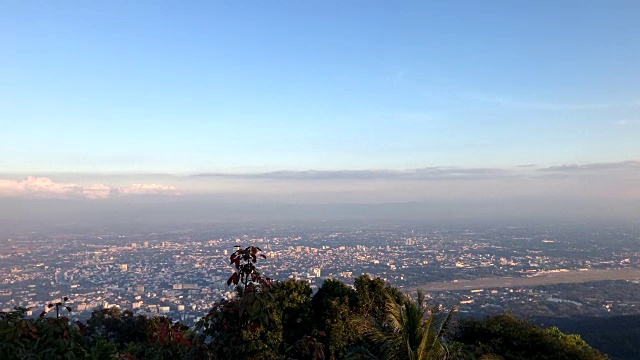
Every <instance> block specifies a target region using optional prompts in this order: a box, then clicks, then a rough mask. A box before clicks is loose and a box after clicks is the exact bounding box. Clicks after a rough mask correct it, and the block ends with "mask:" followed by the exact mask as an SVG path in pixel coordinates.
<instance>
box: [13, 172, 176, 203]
mask: <svg viewBox="0 0 640 360" xmlns="http://www.w3.org/2000/svg"><path fill="white" fill-rule="evenodd" d="M128 195H180V192H179V191H178V190H177V189H176V188H175V187H174V186H170V185H158V184H134V185H132V186H129V187H110V186H107V185H104V184H88V185H79V184H75V183H62V182H56V181H53V180H52V179H50V178H48V177H35V176H28V177H27V178H26V179H24V180H11V179H0V196H2V197H16V196H22V197H33V198H60V199H63V198H85V199H91V200H97V199H108V198H112V197H120V196H128Z"/></svg>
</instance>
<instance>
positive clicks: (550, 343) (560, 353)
mask: <svg viewBox="0 0 640 360" xmlns="http://www.w3.org/2000/svg"><path fill="white" fill-rule="evenodd" d="M454 340H455V341H457V342H460V343H462V344H463V346H464V348H465V349H466V350H467V352H468V353H469V355H470V356H472V357H474V358H502V359H505V360H524V359H539V360H571V359H575V360H600V359H606V358H607V357H606V356H605V355H603V354H601V353H600V352H598V351H597V350H595V349H593V348H591V347H590V346H589V345H588V344H587V343H586V342H584V341H583V340H582V339H581V338H580V336H579V335H566V334H564V333H562V332H561V331H560V330H558V329H557V328H554V327H552V328H546V329H545V328H541V327H538V326H536V325H534V324H532V323H530V322H528V321H526V320H523V319H519V318H516V317H514V316H512V315H509V314H504V315H497V316H493V317H489V318H486V319H484V320H477V319H465V320H463V321H461V323H460V331H459V333H458V334H457V336H456V337H455V338H454Z"/></svg>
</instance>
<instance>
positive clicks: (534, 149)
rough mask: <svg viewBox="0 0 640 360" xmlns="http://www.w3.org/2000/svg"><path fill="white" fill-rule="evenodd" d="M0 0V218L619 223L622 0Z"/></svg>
mask: <svg viewBox="0 0 640 360" xmlns="http://www.w3.org/2000/svg"><path fill="white" fill-rule="evenodd" d="M486 5H487V4H485V3H483V4H480V3H475V2H463V3H462V4H461V3H456V4H455V5H454V4H448V3H436V4H429V3H425V2H403V3H402V4H395V3H382V2H369V1H362V2H359V1H353V2H348V3H344V2H316V3H314V4H312V3H301V2H269V3H267V2H248V3H242V4H240V3H214V2H188V3H183V2H162V3H161V4H160V3H158V2H151V1H142V2H135V3H132V2H91V3H87V2H72V1H68V2H22V1H8V2H4V3H3V4H2V5H0V9H1V11H0V42H1V43H2V44H3V46H2V47H1V48H0V78H2V79H3V81H2V82H0V99H1V100H0V129H1V131H0V220H3V221H2V225H3V226H7V224H9V225H16V224H27V223H29V222H34V221H36V222H38V223H40V224H44V223H51V224H57V223H82V222H92V223H100V222H105V223H109V222H114V223H119V222H134V221H141V222H145V221H153V222H165V221H171V220H174V221H180V222H187V221H219V220H236V221H239V220H270V219H279V220H282V219H291V220H296V219H316V220H318V219H352V218H358V219H371V220H375V219H384V218H389V219H393V218H396V219H407V218H412V219H421V220H424V219H431V220H435V221H440V220H442V221H444V220H456V219H463V220H480V219H500V218H506V217H509V218H518V219H528V220H531V221H535V220H537V219H554V218H555V219H559V220H585V219H592V218H599V219H625V220H638V219H639V218H638V215H637V214H639V213H640V187H639V186H638V184H640V141H638V140H639V139H640V86H639V85H638V84H640V72H638V71H637V64H638V63H640V47H638V42H637V39H638V38H639V37H640V25H639V24H640V22H638V21H637V20H638V18H640V7H639V6H638V4H637V3H636V2H634V1H613V2H603V1H600V2H596V1H593V2H583V1H575V2H574V1H566V2H561V3H559V4H558V3H552V2H546V1H543V2H528V3H510V2H492V6H486Z"/></svg>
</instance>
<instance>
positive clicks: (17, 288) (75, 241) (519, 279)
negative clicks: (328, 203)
mask: <svg viewBox="0 0 640 360" xmlns="http://www.w3.org/2000/svg"><path fill="white" fill-rule="evenodd" d="M638 239H640V226H638V224H627V225H617V226H600V227H597V226H590V225H581V226H569V225H558V226H528V227H523V226H496V227H484V228H480V227H479V228H473V229H462V228H451V229H446V228H442V229H426V228H423V227H421V226H416V225H407V224H404V225H396V226H381V225H372V226H356V225H354V226H337V225H336V226H332V225H328V224H324V225H322V226H284V225H280V226H270V227H252V228H249V227H237V228H234V229H228V228H219V229H218V228H216V227H213V228H212V229H205V230H202V229H198V230H189V229H183V230H176V231H172V232H164V233H152V232H148V231H144V232H143V231H137V232H134V231H127V232H101V233H81V234H39V233H28V234H21V235H18V236H13V237H11V238H4V239H0V241H2V247H1V250H0V278H1V279H2V283H1V284H0V310H3V309H4V311H6V310H7V309H11V308H13V307H15V306H25V307H28V308H32V309H34V310H33V313H36V312H37V311H38V310H35V309H41V308H43V307H44V305H45V304H46V303H48V302H50V301H52V300H56V299H60V298H62V297H64V296H67V297H69V299H70V304H71V306H72V308H73V309H74V312H73V316H75V317H78V318H82V319H83V318H87V317H88V316H89V315H90V314H91V312H92V311H93V310H95V309H99V308H109V307H113V306H117V307H120V308H127V309H132V310H133V311H135V312H139V313H145V314H164V315H168V316H170V317H172V318H173V319H177V320H178V319H179V320H182V321H183V322H186V323H193V322H194V321H195V320H196V319H197V318H198V317H199V316H202V315H203V314H204V313H206V312H207V311H208V310H209V309H210V308H211V307H212V306H213V304H214V303H215V302H216V301H219V300H220V299H222V298H228V297H232V296H234V293H233V291H232V288H231V287H228V286H227V285H226V280H227V278H228V277H229V275H230V274H231V271H232V268H231V267H230V266H229V264H228V259H229V255H230V253H231V252H233V250H234V247H236V246H249V245H255V246H258V247H261V248H262V250H263V251H264V252H265V254H266V256H267V259H266V260H263V261H261V262H260V263H259V269H260V271H261V272H262V273H264V274H265V275H267V276H269V277H272V278H274V279H276V280H285V279H290V278H295V279H300V280H304V281H308V282H309V283H310V284H311V286H312V288H314V289H316V288H317V287H319V286H320V285H321V284H322V282H323V281H324V279H326V278H334V279H339V280H341V281H345V282H346V283H353V280H354V278H355V277H357V276H360V275H362V274H368V275H369V276H371V277H380V278H382V279H384V280H386V281H388V282H389V283H391V284H392V285H393V286H396V287H399V288H400V289H403V290H404V291H409V292H411V291H414V289H417V288H421V289H424V290H425V291H426V292H427V293H428V295H429V296H430V297H431V298H432V301H434V302H437V303H443V304H458V305H459V306H460V309H461V311H462V312H472V313H495V312H501V311H504V310H506V309H510V310H515V311H516V312H518V311H522V310H524V309H527V312H528V314H529V315H531V316H547V315H558V314H565V315H570V314H580V315H584V314H590V315H594V314H595V315H597V314H633V313H637V312H639V311H638V308H637V306H640V303H637V302H636V300H635V299H637V298H638V296H637V295H640V285H639V284H638V282H637V281H636V280H637V279H640V270H638V269H640V247H639V246H638ZM590 281H597V282H590ZM552 284H556V285H552ZM605 293H606V294H611V296H605V295H603V294H605Z"/></svg>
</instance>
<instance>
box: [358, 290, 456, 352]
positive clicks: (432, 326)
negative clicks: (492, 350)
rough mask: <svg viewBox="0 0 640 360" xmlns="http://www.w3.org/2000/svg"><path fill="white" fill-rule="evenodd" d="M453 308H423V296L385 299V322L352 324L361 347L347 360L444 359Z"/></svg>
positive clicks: (370, 321) (361, 321) (364, 321)
mask: <svg viewBox="0 0 640 360" xmlns="http://www.w3.org/2000/svg"><path fill="white" fill-rule="evenodd" d="M455 311H456V310H455V308H452V309H450V310H449V311H442V310H441V309H440V308H439V307H437V306H434V307H430V308H429V307H427V306H426V303H425V297H424V294H423V293H422V292H420V291H418V294H417V296H416V298H411V297H409V296H405V297H404V298H403V299H402V300H401V301H400V302H397V301H396V299H394V298H393V297H392V296H391V295H388V297H387V302H386V318H385V321H384V323H382V324H379V323H376V322H375V321H373V319H371V318H364V317H363V318H359V319H357V320H355V323H356V325H357V328H358V331H359V332H361V333H362V334H363V335H364V344H363V345H362V346H361V347H358V348H356V349H354V350H353V351H352V352H351V353H350V354H349V358H351V359H398V360H427V359H448V358H452V357H453V355H452V353H451V352H450V351H449V347H448V345H447V343H448V335H449V332H450V330H451V324H452V320H453V315H454V313H455Z"/></svg>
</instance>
